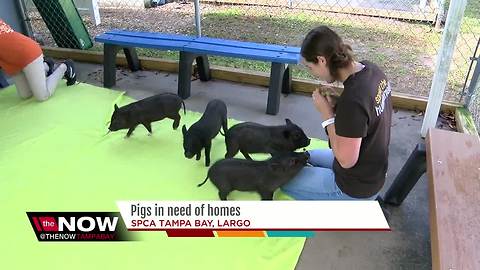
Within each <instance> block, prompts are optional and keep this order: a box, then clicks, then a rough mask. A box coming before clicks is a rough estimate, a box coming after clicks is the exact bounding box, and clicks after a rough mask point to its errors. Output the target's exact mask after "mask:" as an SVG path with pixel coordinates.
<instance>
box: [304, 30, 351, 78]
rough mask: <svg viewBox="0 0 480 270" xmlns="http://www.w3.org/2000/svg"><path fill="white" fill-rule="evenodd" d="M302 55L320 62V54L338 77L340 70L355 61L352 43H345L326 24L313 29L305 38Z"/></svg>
mask: <svg viewBox="0 0 480 270" xmlns="http://www.w3.org/2000/svg"><path fill="white" fill-rule="evenodd" d="M301 55H302V57H303V58H305V60H307V61H308V62H311V63H315V64H316V63H318V59H317V57H318V56H323V57H325V59H326V60H327V66H328V68H329V70H330V74H332V76H333V77H334V78H335V79H338V70H339V69H341V68H345V67H347V66H348V65H349V64H351V63H352V62H353V61H354V58H353V51H352V47H350V45H348V44H345V43H343V40H342V39H341V38H340V36H338V35H337V33H335V32H334V31H333V30H331V29H330V28H328V27H326V26H320V27H317V28H315V29H313V30H311V31H310V32H309V33H308V34H307V36H306V37H305V39H304V40H303V44H302V49H301Z"/></svg>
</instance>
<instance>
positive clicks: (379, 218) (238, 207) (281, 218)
mask: <svg viewBox="0 0 480 270" xmlns="http://www.w3.org/2000/svg"><path fill="white" fill-rule="evenodd" d="M117 206H118V208H119V210H120V214H121V216H122V218H123V220H124V222H125V225H126V227H127V229H128V230H129V231H165V232H166V233H167V235H168V236H169V237H313V236H314V235H315V232H316V231H390V227H389V225H388V223H387V220H386V219H385V216H384V215H383V212H382V209H381V207H380V205H379V204H378V202H376V201H262V202H259V201H218V202H217V201H118V202H117Z"/></svg>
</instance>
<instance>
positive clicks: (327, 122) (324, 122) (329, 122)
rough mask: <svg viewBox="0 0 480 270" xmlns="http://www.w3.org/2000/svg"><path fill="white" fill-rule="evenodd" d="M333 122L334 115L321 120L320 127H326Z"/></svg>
mask: <svg viewBox="0 0 480 270" xmlns="http://www.w3.org/2000/svg"><path fill="white" fill-rule="evenodd" d="M334 123H335V117H332V118H329V119H327V120H325V121H323V122H322V127H323V128H325V129H326V128H327V127H328V126H329V125H331V124H334Z"/></svg>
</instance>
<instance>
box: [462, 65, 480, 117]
mask: <svg viewBox="0 0 480 270" xmlns="http://www.w3.org/2000/svg"><path fill="white" fill-rule="evenodd" d="M478 60H479V58H478V57H476V58H475V59H474V61H476V65H475V70H474V71H473V75H472V80H471V81H470V85H469V86H468V91H467V95H466V96H465V107H467V108H468V107H469V106H470V102H471V101H472V96H473V95H474V93H475V91H480V90H479V89H477V88H478V86H479V80H480V65H479V64H478ZM477 94H478V93H477Z"/></svg>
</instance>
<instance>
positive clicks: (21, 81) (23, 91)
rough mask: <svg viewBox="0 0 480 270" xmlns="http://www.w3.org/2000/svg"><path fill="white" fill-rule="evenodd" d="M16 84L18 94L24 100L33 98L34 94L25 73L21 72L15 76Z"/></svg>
mask: <svg viewBox="0 0 480 270" xmlns="http://www.w3.org/2000/svg"><path fill="white" fill-rule="evenodd" d="M13 80H14V82H15V87H16V88H17V94H18V96H19V97H20V98H22V99H27V98H31V97H32V95H33V93H32V90H31V89H30V86H29V85H28V82H27V78H25V74H23V72H19V73H18V74H17V75H15V76H13Z"/></svg>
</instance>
